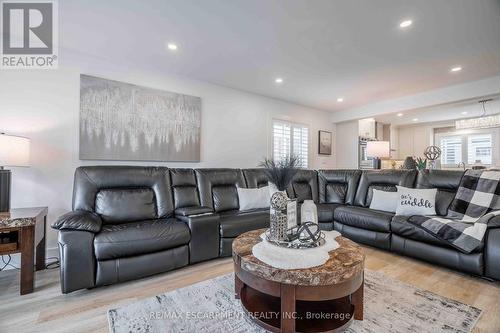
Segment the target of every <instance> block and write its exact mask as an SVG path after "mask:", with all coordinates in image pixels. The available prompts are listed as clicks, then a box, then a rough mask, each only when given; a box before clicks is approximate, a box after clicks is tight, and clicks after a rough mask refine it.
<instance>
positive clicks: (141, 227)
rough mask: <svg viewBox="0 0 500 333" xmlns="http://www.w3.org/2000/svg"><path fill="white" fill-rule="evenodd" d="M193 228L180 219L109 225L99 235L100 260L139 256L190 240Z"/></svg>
mask: <svg viewBox="0 0 500 333" xmlns="http://www.w3.org/2000/svg"><path fill="white" fill-rule="evenodd" d="M189 239H190V234H189V228H188V226H187V225H186V224H185V223H184V222H181V221H179V220H177V219H174V218H170V219H159V220H148V221H141V222H132V223H122V224H117V225H105V226H103V228H102V230H101V232H100V233H98V234H97V235H96V236H95V239H94V250H95V255H96V258H97V259H98V260H107V259H115V258H123V257H129V256H136V255H140V254H145V253H152V252H157V251H161V250H166V249H170V248H174V247H177V246H180V245H185V244H187V243H189Z"/></svg>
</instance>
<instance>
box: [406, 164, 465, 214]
mask: <svg viewBox="0 0 500 333" xmlns="http://www.w3.org/2000/svg"><path fill="white" fill-rule="evenodd" d="M463 175H464V172H463V171H462V170H457V171H455V170H421V171H419V172H418V176H417V184H416V188H437V194H436V214H437V215H440V216H445V215H446V214H448V207H449V206H450V204H451V202H452V201H453V199H454V198H455V193H456V192H457V190H458V187H459V186H460V181H461V179H462V176H463Z"/></svg>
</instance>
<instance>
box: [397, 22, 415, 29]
mask: <svg viewBox="0 0 500 333" xmlns="http://www.w3.org/2000/svg"><path fill="white" fill-rule="evenodd" d="M412 24H413V21H412V20H404V21H401V23H399V27H400V28H408V27H409V26H410V25H412Z"/></svg>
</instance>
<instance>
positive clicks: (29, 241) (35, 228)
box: [0, 207, 48, 295]
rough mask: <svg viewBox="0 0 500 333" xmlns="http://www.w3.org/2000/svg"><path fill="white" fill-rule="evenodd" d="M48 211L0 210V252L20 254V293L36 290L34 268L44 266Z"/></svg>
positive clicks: (36, 209) (42, 208)
mask: <svg viewBox="0 0 500 333" xmlns="http://www.w3.org/2000/svg"><path fill="white" fill-rule="evenodd" d="M47 212H48V208H47V207H31V208H15V209H11V210H10V212H8V213H0V255H7V254H14V253H21V281H20V284H21V288H20V293H21V295H24V294H29V293H32V292H33V289H34V285H35V268H36V270H37V271H40V270H43V269H45V233H46V223H47ZM35 255H36V264H35Z"/></svg>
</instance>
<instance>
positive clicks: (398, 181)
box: [354, 170, 417, 207]
mask: <svg viewBox="0 0 500 333" xmlns="http://www.w3.org/2000/svg"><path fill="white" fill-rule="evenodd" d="M416 176H417V172H416V171H415V170H363V172H362V174H361V178H360V180H359V185H358V189H357V190H356V196H355V197H354V205H356V206H361V207H369V206H370V203H371V201H372V196H373V190H374V189H377V190H381V191H392V192H396V185H399V186H405V187H413V183H414V182H415V178H416Z"/></svg>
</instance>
